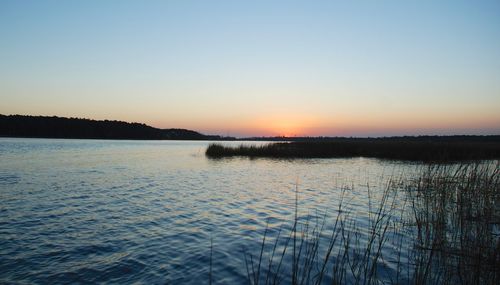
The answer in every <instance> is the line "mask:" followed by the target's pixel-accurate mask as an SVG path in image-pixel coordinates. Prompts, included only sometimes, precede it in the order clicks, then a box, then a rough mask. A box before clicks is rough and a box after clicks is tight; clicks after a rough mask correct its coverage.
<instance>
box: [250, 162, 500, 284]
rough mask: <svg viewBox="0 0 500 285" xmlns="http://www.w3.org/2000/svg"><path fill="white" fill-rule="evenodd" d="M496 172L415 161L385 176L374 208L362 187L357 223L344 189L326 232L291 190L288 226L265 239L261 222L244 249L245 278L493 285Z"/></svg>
mask: <svg viewBox="0 0 500 285" xmlns="http://www.w3.org/2000/svg"><path fill="white" fill-rule="evenodd" d="M499 169H500V168H499V164H498V163H496V164H495V163H486V164H485V163H483V164H463V165H459V166H457V165H428V166H422V167H421V173H420V174H419V176H418V177H416V178H414V179H405V180H403V179H399V180H391V181H389V183H388V184H387V188H386V189H385V190H384V191H383V193H382V196H381V198H380V199H379V200H378V201H379V202H378V204H377V205H373V201H372V197H371V196H372V193H371V191H370V188H369V187H368V190H367V195H368V199H367V207H368V209H369V211H368V225H367V226H366V227H363V228H361V227H360V226H359V225H357V224H356V219H354V218H353V216H352V215H353V214H352V213H350V212H349V211H348V210H346V208H345V204H344V203H345V195H346V193H348V192H350V190H352V189H349V187H344V190H343V191H342V194H341V197H340V199H339V200H340V202H339V204H338V207H337V209H336V210H335V212H336V215H335V216H334V220H333V221H331V223H332V224H333V225H332V226H331V227H329V228H330V230H328V231H326V230H325V228H326V227H325V225H326V224H327V223H328V221H327V220H326V218H325V217H326V215H325V216H324V217H323V219H317V220H316V221H315V222H311V221H310V220H309V219H306V220H305V221H302V220H301V218H300V217H299V216H298V215H297V212H298V211H297V208H298V207H299V198H298V190H297V189H296V198H295V213H296V214H295V217H294V220H293V221H291V223H292V226H291V229H290V230H289V231H288V232H287V231H285V230H283V229H284V228H287V227H286V226H283V227H282V228H280V230H279V232H278V235H277V236H276V237H274V238H272V237H270V236H269V234H268V228H267V227H266V229H265V230H264V234H263V239H262V241H261V246H260V249H259V252H258V253H257V254H255V255H254V254H252V253H249V252H246V253H245V256H244V257H245V260H246V261H247V273H248V283H249V284H266V285H267V284H282V283H284V284H381V283H387V284H498V283H497V281H498V280H499V278H500V172H499ZM398 195H403V197H402V198H403V199H396V197H398ZM400 198H401V196H400ZM396 201H398V203H396ZM389 255H390V256H389Z"/></svg>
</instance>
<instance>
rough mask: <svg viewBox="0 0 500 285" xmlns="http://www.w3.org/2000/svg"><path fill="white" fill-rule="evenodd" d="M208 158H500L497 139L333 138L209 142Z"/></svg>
mask: <svg viewBox="0 0 500 285" xmlns="http://www.w3.org/2000/svg"><path fill="white" fill-rule="evenodd" d="M205 154H206V156H207V157H209V158H223V157H232V156H244V157H250V158H258V157H267V158H349V157H371V158H382V159H391V160H407V161H425V162H450V161H451V162H453V161H466V160H484V159H499V158H500V140H486V139H485V140H484V141H481V140H470V141H467V140H464V141H461V140H437V139H434V140H416V139H406V140H405V139H400V140H395V139H383V138H381V139H354V138H353V139H342V140H334V141H301V142H278V143H269V144H265V145H259V146H256V145H240V146H235V147H233V146H224V145H222V144H217V143H216V144H210V145H209V146H208V148H207V150H206V152H205Z"/></svg>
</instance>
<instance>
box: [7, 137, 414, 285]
mask: <svg viewBox="0 0 500 285" xmlns="http://www.w3.org/2000/svg"><path fill="white" fill-rule="evenodd" d="M231 143H234V142H228V144H231ZM207 145H208V142H180V141H101V140H52V139H50V140H49V139H7V138H4V139H0V161H1V163H0V195H1V200H0V255H1V257H2V258H0V283H9V282H13V281H15V282H18V281H19V282H21V281H22V282H27V283H35V282H38V283H47V282H50V283H68V282H69V283H73V282H81V283H89V282H96V281H102V282H106V283H109V282H116V283H132V282H143V283H165V282H171V283H173V284H178V283H183V284H186V283H187V284H199V282H200V280H201V281H203V282H206V281H207V278H208V272H209V263H210V260H209V258H210V240H211V239H213V248H214V252H213V272H212V275H213V276H214V279H216V280H217V283H218V284H235V283H243V282H246V274H247V273H246V269H245V261H244V255H243V250H244V249H247V250H252V247H255V248H257V249H258V247H259V243H260V240H261V239H262V234H263V231H264V229H265V227H266V224H268V227H269V229H270V233H271V234H272V233H275V232H276V231H277V230H278V228H279V227H280V226H282V225H284V224H285V225H286V224H289V221H291V220H293V217H294V205H295V192H294V191H295V187H296V186H298V189H299V200H300V202H299V216H301V217H308V216H309V217H317V216H321V217H322V216H323V215H325V211H326V219H327V220H332V219H333V217H334V216H335V215H336V212H335V209H336V207H337V204H338V202H339V197H340V194H341V192H342V189H343V187H344V186H348V189H349V190H348V191H347V193H346V200H347V201H348V203H347V204H346V207H348V209H349V210H350V211H351V212H352V213H353V215H352V216H353V217H354V216H355V217H356V218H357V219H359V220H358V221H357V222H358V226H362V225H363V224H366V217H367V216H368V210H369V207H368V206H367V205H368V204H367V203H368V199H367V187H368V186H369V187H370V191H371V193H372V199H375V202H376V199H377V197H379V196H378V195H380V194H381V192H382V191H381V190H383V189H385V187H386V186H387V182H388V179H389V178H390V177H400V176H402V175H406V174H408V173H411V172H412V171H414V170H415V168H416V167H415V166H414V165H409V164H401V163H396V162H387V161H380V160H375V159H363V158H355V159H314V160H293V161H291V160H267V159H255V160H250V159H246V158H232V159H222V160H209V159H207V158H205V156H204V150H205V148H206V146H207Z"/></svg>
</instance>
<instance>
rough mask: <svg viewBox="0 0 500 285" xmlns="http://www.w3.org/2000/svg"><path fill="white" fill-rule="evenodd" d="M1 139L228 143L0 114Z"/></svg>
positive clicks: (137, 127) (174, 132)
mask: <svg viewBox="0 0 500 285" xmlns="http://www.w3.org/2000/svg"><path fill="white" fill-rule="evenodd" d="M0 137H23V138H66V139H114V140H226V139H230V138H225V137H221V136H212V135H204V134H201V133H199V132H196V131H192V130H186V129H158V128H154V127H151V126H148V125H146V124H140V123H127V122H122V121H109V120H102V121H99V120H90V119H80V118H62V117H55V116H52V117H47V116H22V115H10V116H5V115H1V114H0Z"/></svg>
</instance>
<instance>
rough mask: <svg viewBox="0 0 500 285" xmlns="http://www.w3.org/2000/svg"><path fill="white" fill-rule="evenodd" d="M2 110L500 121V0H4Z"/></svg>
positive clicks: (232, 125)
mask: <svg viewBox="0 0 500 285" xmlns="http://www.w3.org/2000/svg"><path fill="white" fill-rule="evenodd" d="M0 41H1V45H0V99H1V104H0V113H2V114H31V115H58V116H70V117H86V118H94V119H118V120H125V121H138V122H144V123H147V124H151V125H153V126H156V127H162V128H163V127H164V128H167V127H181V128H190V129H195V130H199V131H202V132H206V133H218V134H224V135H225V134H230V135H236V136H244V135H283V134H284V135H355V136H358V135H361V136H365V135H370V136H372V135H374V136H380V135H395V134H458V133H467V134H487V133H496V134H498V133H500V112H499V109H500V108H499V106H500V80H499V79H500V2H499V1H185V0H183V1H4V0H0Z"/></svg>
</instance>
